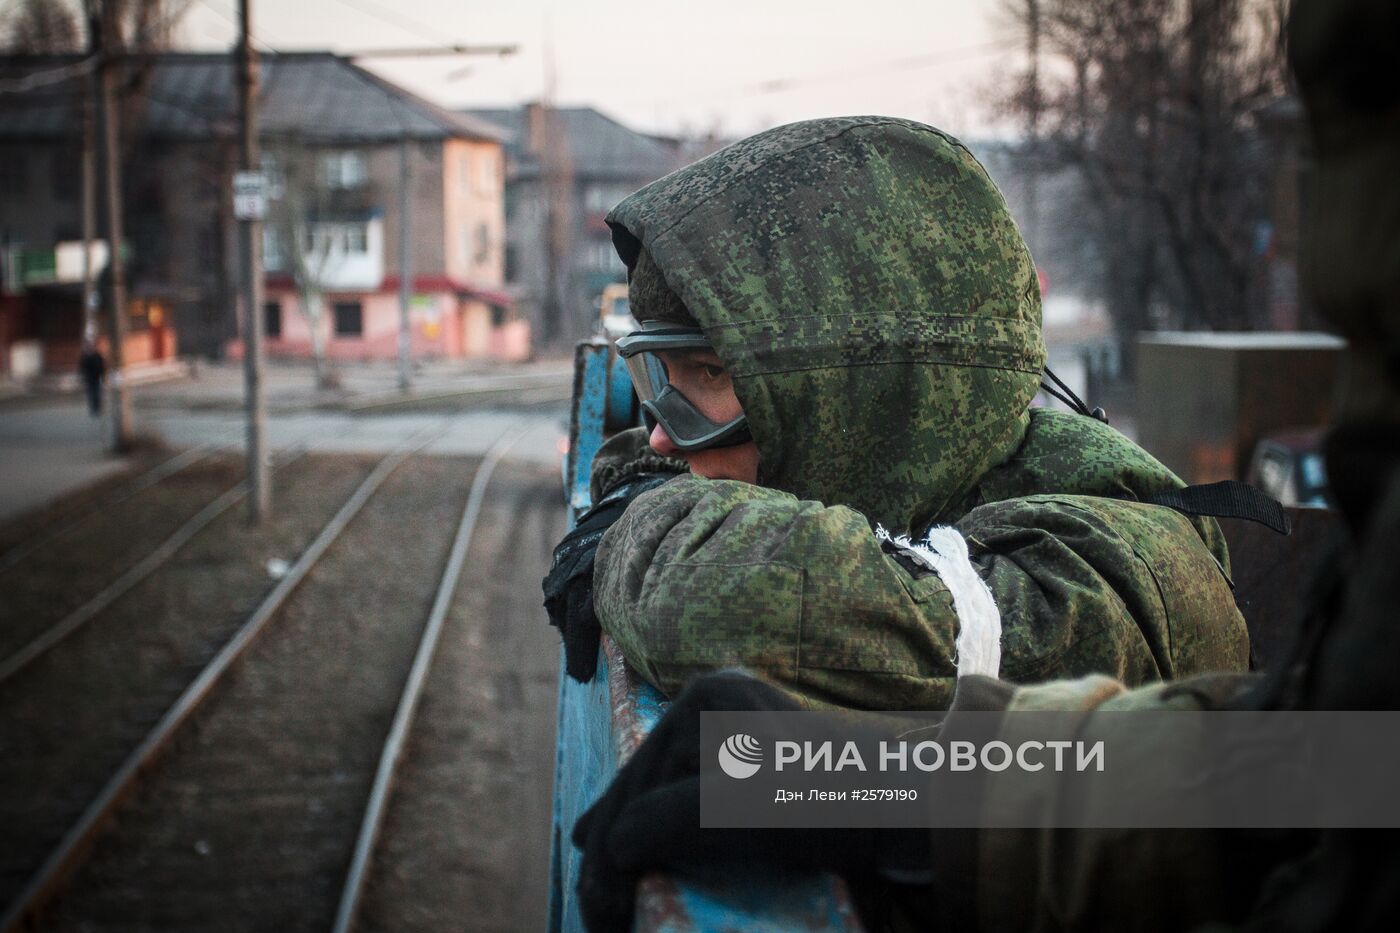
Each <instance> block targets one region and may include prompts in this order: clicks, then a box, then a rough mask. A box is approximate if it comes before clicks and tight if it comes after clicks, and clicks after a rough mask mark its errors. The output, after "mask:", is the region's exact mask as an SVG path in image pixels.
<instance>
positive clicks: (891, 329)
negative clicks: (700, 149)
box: [608, 117, 1045, 533]
mask: <svg viewBox="0 0 1400 933" xmlns="http://www.w3.org/2000/svg"><path fill="white" fill-rule="evenodd" d="M608 223H609V225H610V226H611V227H612V231H613V242H614V244H615V245H616V247H617V250H618V253H619V254H620V255H621V257H622V259H623V261H624V262H625V263H626V264H627V266H628V268H629V269H630V268H632V266H633V265H634V263H635V262H636V260H637V256H638V255H639V253H640V251H641V250H642V249H643V248H645V249H646V250H647V251H648V252H649V253H650V255H651V257H652V258H653V259H654V261H655V263H656V265H657V267H658V268H659V269H660V270H661V272H662V273H663V275H664V276H665V279H666V282H667V284H668V285H669V287H670V288H671V289H672V290H673V291H674V292H675V293H676V294H677V295H679V297H680V298H681V300H682V301H684V303H685V305H686V308H687V309H688V310H689V311H690V313H691V314H692V315H693V316H694V317H695V319H696V320H697V321H698V322H699V324H700V326H701V327H703V328H704V330H705V332H706V334H707V336H708V337H709V339H710V340H711V342H712V343H713V344H714V347H715V351H716V352H717V353H718V354H719V356H720V358H721V359H722V360H723V361H724V363H725V365H726V366H727V367H728V368H729V369H730V371H731V372H732V374H733V376H734V380H735V383H734V384H735V391H736V393H737V394H738V396H739V401H740V402H741V403H742V404H743V406H744V411H745V413H746V414H747V415H748V419H749V423H750V426H751V428H752V431H753V436H754V440H755V441H756V442H757V444H758V449H759V456H760V466H759V482H760V484H762V485H764V486H770V487H773V488H776V489H781V490H784V491H787V492H791V493H793V494H794V495H797V496H798V497H800V498H803V499H814V500H817V501H819V502H822V503H825V504H827V505H837V504H842V505H848V506H851V507H852V508H855V509H857V510H858V511H860V512H861V513H863V514H864V515H865V516H866V517H867V518H868V519H869V520H870V521H871V523H872V524H873V523H877V522H878V523H881V524H883V525H885V526H886V527H887V528H889V529H891V530H892V531H895V530H897V531H901V532H909V533H917V532H919V531H921V530H922V529H923V528H924V527H925V526H927V525H928V524H929V523H931V522H934V521H948V520H951V519H952V518H955V517H957V515H958V514H959V513H960V512H961V511H962V505H963V502H964V500H965V498H966V497H967V494H968V493H969V491H970V490H972V488H973V487H974V486H975V485H976V483H977V481H978V479H979V478H980V477H981V476H982V474H983V473H985V472H986V471H987V470H988V469H989V468H990V467H992V466H995V465H996V464H998V463H1000V462H1002V461H1003V460H1005V459H1006V458H1007V457H1008V456H1009V455H1010V454H1011V453H1012V452H1013V451H1014V450H1015V449H1016V447H1017V445H1018V444H1019V442H1020V440H1021V438H1022V436H1023V434H1024V433H1025V429H1026V423H1027V405H1028V404H1029V402H1030V400H1031V398H1032V397H1033V396H1034V394H1035V392H1036V387H1037V385H1038V383H1039V373H1040V371H1041V368H1042V366H1043V365H1044V363H1045V350H1044V346H1043V344H1042V342H1041V336H1040V293H1039V289H1038V286H1037V282H1036V276H1035V270H1034V266H1033V265H1032V263H1031V258H1030V254H1029V253H1028V252H1027V250H1026V247H1025V243H1024V242H1023V241H1022V239H1021V235H1020V233H1019V231H1018V230H1017V229H1016V225H1015V224H1014V222H1013V221H1012V219H1011V216H1010V214H1009V213H1008V212H1007V209H1006V204H1005V201H1004V200H1003V199H1002V196H1001V194H1000V192H998V191H997V189H996V187H995V185H993V184H992V182H991V180H990V179H989V178H988V177H987V174H986V172H985V171H984V170H983V168H982V166H981V165H980V164H979V163H978V162H977V160H976V159H975V158H973V156H972V154H971V153H970V152H968V150H967V149H966V148H965V147H963V145H962V144H961V143H959V142H958V141H957V140H955V139H953V138H952V137H950V136H948V135H946V134H944V133H942V132H940V131H938V130H935V129H933V128H931V127H928V126H924V125H921V124H918V123H913V122H910V121H906V120H896V119H890V118H885V117H846V118H839V119H828V120H815V121H811V122H806V123H795V124H791V125H788V126H783V127H779V128H777V129H774V130H770V131H768V132H765V133H761V134H759V135H757V136H753V137H750V138H749V139H746V140H743V141H742V142H739V143H736V144H735V145H733V146H730V147H728V148H727V149H724V150H722V151H720V152H717V153H715V154H714V155H711V156H709V157H708V158H705V159H702V160H701V161H699V162H697V163H695V164H693V165H691V166H689V167H687V168H684V169H682V170H680V171H678V172H675V173H673V174H671V175H668V176H666V177H665V178H662V179H660V180H659V181H657V182H654V183H652V184H651V185H648V186H647V187H645V188H643V189H641V190H640V191H638V192H636V193H635V194H633V195H631V196H630V197H628V198H627V199H626V200H624V201H623V202H622V203H621V204H619V205H618V206H617V207H616V208H615V209H614V210H613V211H612V213H610V214H609V215H608ZM641 310H642V312H643V313H644V309H641Z"/></svg>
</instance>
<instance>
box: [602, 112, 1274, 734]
mask: <svg viewBox="0 0 1400 933" xmlns="http://www.w3.org/2000/svg"><path fill="white" fill-rule="evenodd" d="M608 222H609V224H610V225H611V226H612V228H613V238H614V243H615V244H616V246H617V248H618V251H619V254H620V255H621V256H622V258H623V260H624V262H626V263H627V264H628V266H629V268H630V267H631V266H632V265H633V264H634V263H635V261H636V258H637V256H638V254H639V253H640V251H641V249H643V248H645V249H646V250H647V251H648V252H649V253H650V255H651V257H652V259H653V260H654V261H655V263H656V265H657V266H658V268H659V269H660V270H661V271H662V273H663V274H664V276H665V278H666V282H667V284H668V286H669V287H670V288H671V289H672V290H673V291H674V292H675V293H676V294H677V295H678V296H679V297H680V299H681V300H682V301H683V302H684V303H685V306H686V308H687V310H688V311H689V312H690V313H691V314H692V315H693V316H694V317H695V318H696V320H697V321H698V322H699V323H700V325H701V326H702V327H703V328H704V330H705V333H706V335H707V336H708V337H709V339H710V340H711V341H712V343H713V344H714V347H715V351H716V352H717V353H718V354H719V356H720V358H721V359H722V360H723V361H724V363H725V364H726V366H727V367H728V368H729V370H730V372H731V373H732V375H733V377H734V386H735V391H736V393H737V395H738V397H739V400H740V402H741V403H742V405H743V407H744V411H745V413H746V415H747V416H748V420H749V424H750V427H751V430H752V433H753V437H754V440H755V442H756V443H757V445H758V449H759V455H760V465H759V485H749V484H746V483H740V482H735V481H714V480H706V479H702V478H700V477H696V476H683V477H680V478H677V479H675V480H673V481H672V482H670V483H667V484H666V485H665V486H663V487H661V488H659V489H657V490H654V491H652V492H650V493H648V494H646V495H644V496H642V497H640V498H638V499H637V501H636V502H635V503H634V504H633V505H632V506H631V507H630V508H629V509H628V510H627V512H626V513H625V514H624V515H623V517H622V518H621V519H619V521H618V522H617V524H616V525H614V526H613V528H612V529H610V531H609V532H608V534H607V535H606V536H605V537H604V539H603V541H602V543H601V545H600V547H599V551H598V559H597V565H596V568H597V569H596V571H595V577H594V583H595V603H596V607H597V610H598V615H599V619H600V621H601V623H602V625H603V628H604V630H605V631H607V632H608V633H609V634H610V635H611V636H612V637H613V638H614V639H615V640H616V641H617V643H618V644H619V645H620V646H621V648H622V650H623V653H624V654H625V656H626V657H627V659H628V661H629V662H630V663H631V664H632V665H634V666H635V667H636V668H637V669H638V670H639V671H640V672H641V673H642V675H643V676H644V677H646V678H647V679H648V680H650V681H651V682H653V683H654V684H655V685H656V686H658V687H659V688H660V689H661V690H662V691H663V692H666V693H674V692H675V691H677V690H679V689H680V687H681V686H682V684H684V682H685V681H686V680H687V679H688V678H689V677H691V676H692V675H694V674H696V673H698V672H701V671H706V670H713V669H715V668H720V667H726V666H732V665H741V666H744V667H747V668H750V669H751V670H754V671H756V672H758V673H760V674H762V675H764V676H766V677H768V678H770V679H772V680H773V681H775V682H777V683H779V684H781V685H784V686H786V687H787V688H789V689H790V690H792V691H793V692H794V693H795V694H797V695H799V696H800V697H803V698H805V699H806V700H808V701H810V702H812V703H814V704H836V705H840V706H847V707H859V708H883V709H900V708H904V709H910V708H941V707H944V706H946V705H947V703H948V702H949V700H950V697H951V692H952V681H953V678H954V675H955V673H956V667H957V665H956V661H955V658H954V654H955V647H954V644H955V639H956V636H957V632H958V628H959V619H958V615H957V612H956V611H955V609H954V606H953V602H952V598H951V596H950V593H949V591H948V589H947V587H946V586H945V585H944V583H943V581H942V580H941V579H940V578H939V577H938V576H937V575H936V574H933V573H930V572H928V571H926V570H924V569H922V568H920V567H918V566H917V565H915V564H913V563H912V562H911V561H909V560H907V559H906V558H905V557H903V556H901V555H898V554H894V553H891V552H890V551H889V550H887V548H885V547H882V545H881V542H880V541H879V540H877V538H876V536H875V533H874V529H875V527H876V526H877V525H878V526H883V527H884V528H885V529H888V530H889V531H890V532H892V533H895V534H908V535H911V536H913V537H915V538H918V537H919V536H920V535H922V534H923V533H924V532H925V531H926V530H927V529H928V528H929V527H930V526H932V525H935V524H938V525H952V526H954V527H955V528H956V529H957V530H958V531H960V532H961V533H962V535H963V536H964V537H965V539H966V542H967V545H968V548H969V551H970V555H971V560H972V563H973V565H974V566H975V567H976V569H977V571H978V572H979V574H980V575H981V577H982V578H983V579H984V581H985V582H986V584H987V586H988V587H989V589H990V591H991V594H992V597H993V598H994V600H995V603H996V606H997V609H998V610H999V612H1000V616H1001V625H1002V640H1001V645H1002V648H1001V666H1000V671H999V673H1000V674H1001V676H1002V677H1004V678H1007V679H1009V680H1012V681H1032V680H1040V679H1045V678H1049V677H1057V676H1063V675H1077V674H1085V673H1089V672H1103V673H1108V674H1112V675H1115V676H1117V677H1120V678H1122V679H1124V680H1126V681H1128V682H1130V683H1140V682H1144V681H1150V680H1155V679H1157V678H1163V677H1174V676H1178V675H1181V674H1185V673H1191V672H1196V671H1203V670H1216V669H1243V668H1244V667H1245V666H1246V663H1247V658H1248V646H1247V637H1246V633H1245V627H1244V622H1243V620H1242V619H1241V617H1240V615H1239V613H1238V612H1237V610H1236V609H1235V606H1234V602H1233V600H1232V597H1231V594H1230V587H1229V583H1228V579H1227V574H1228V558H1227V555H1226V552H1225V547H1224V544H1223V542H1222V540H1221V537H1220V534H1219V531H1218V529H1217V527H1216V525H1215V523H1214V522H1213V521H1211V520H1209V519H1203V520H1201V519H1198V520H1188V519H1187V518H1185V517H1183V516H1182V515H1180V514H1178V513H1176V512H1173V511H1171V510H1169V509H1166V508H1163V507H1159V506H1151V505H1144V504H1140V503H1138V502H1136V501H1134V500H1136V499H1137V498H1139V497H1141V496H1144V495H1147V494H1150V493H1152V492H1156V491H1160V490H1162V489H1165V488H1169V487H1173V486H1177V485H1180V481H1179V480H1178V479H1176V477H1174V476H1173V475H1172V474H1171V473H1170V472H1169V471H1168V470H1166V469H1165V468H1164V467H1163V466H1162V465H1161V464H1159V463H1158V462H1157V461H1155V460H1154V459H1153V458H1152V457H1150V456H1149V455H1148V454H1146V453H1145V452H1144V451H1142V450H1141V449H1140V448H1138V447H1136V446H1135V445H1133V444H1132V443H1131V442H1129V441H1128V440H1126V439H1125V438H1123V437H1122V436H1121V435H1120V434H1118V433H1117V432H1116V431H1114V430H1112V429H1111V428H1108V427H1107V426H1105V425H1102V424H1100V423H1098V422H1097V421H1094V420H1093V419H1090V418H1087V417H1083V416H1078V415H1068V414H1060V413H1053V412H1049V411H1043V410H1034V411H1032V410H1030V409H1029V408H1028V405H1029V402H1030V400H1031V399H1032V397H1033V396H1034V395H1035V392H1036V389H1037V386H1038V384H1039V376H1040V372H1041V369H1042V367H1043V365H1044V362H1045V352H1044V346H1043V344H1042V342H1041V337H1040V300H1039V290H1038V287H1037V281H1036V276H1035V271H1034V266H1033V265H1032V262H1031V259H1030V256H1029V254H1028V252H1027V251H1026V248H1025V245H1024V243H1023V241H1022V239H1021V236H1020V234H1019V232H1018V231H1017V229H1016V227H1015V224H1014V223H1013V222H1012V220H1011V218H1010V215H1009V214H1008V212H1007V210H1006V205H1005V203H1004V201H1003V200H1002V197H1001V195H1000V193H999V192H998V191H997V189H996V187H995V186H994V185H993V184H992V182H991V181H990V179H988V177H987V175H986V173H985V172H984V170H983V169H982V167H981V165H979V164H978V162H977V161H976V159H974V158H973V156H972V155H971V153H969V152H968V150H967V149H966V148H964V147H963V146H962V145H961V144H960V143H958V142H957V141H956V140H954V139H952V138H951V137H949V136H947V135H945V134H943V133H941V132H939V131H937V130H934V129H932V128H930V127H926V126H922V125H920V124H917V123H912V122H908V121H903V120H895V119H889V118H882V117H855V118H841V119H831V120H820V121H813V122H808V123H799V124H793V125H790V126H785V127H780V128H778V129H775V130H771V131H769V132H766V133H763V134H760V135H758V136H755V137H752V138H750V139H747V140H744V141H742V142H740V143H737V144H736V145H734V146H731V147H729V148H728V149H725V150H723V151H721V152H719V153H716V154H715V155H712V156H710V157H708V158H706V159H704V160H701V161H700V162H697V163H695V164H694V165H692V166H690V167H688V168H686V169H683V170H681V171H679V172H676V173H674V174H672V175H669V176H667V177H666V178H663V179H661V180H659V181H657V182H655V183H653V184H651V185H649V186H647V187H646V188H643V189H642V190H641V191H638V192H637V193H635V194H633V195H632V196H631V197H629V198H627V199H626V200H624V201H623V202H622V203H621V204H619V205H618V206H617V208H616V209H615V210H614V211H613V212H612V213H611V214H610V215H609V218H608ZM635 310H636V312H637V314H638V316H639V317H640V318H645V317H646V309H645V308H637V309H635Z"/></svg>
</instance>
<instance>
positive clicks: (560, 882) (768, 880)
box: [549, 339, 860, 933]
mask: <svg viewBox="0 0 1400 933" xmlns="http://www.w3.org/2000/svg"><path fill="white" fill-rule="evenodd" d="M618 363H619V361H618V360H616V359H615V358H613V356H612V353H611V350H610V348H609V346H608V344H607V342H606V341H604V340H601V339H595V340H592V341H588V342H585V343H581V344H579V346H578V348H577V350H576V352H575V356H574V400H573V413H572V419H571V423H570V429H569V454H568V458H567V459H566V461H565V483H566V490H567V495H568V502H569V508H570V513H569V524H570V525H571V526H572V524H573V522H574V520H575V519H576V518H577V517H578V515H579V514H581V513H582V512H583V511H585V510H586V509H587V508H588V506H589V504H590V497H589V489H588V480H589V474H590V468H591V466H592V463H593V457H594V455H596V454H597V452H598V448H599V447H600V446H602V443H603V440H604V437H605V436H606V434H607V432H608V430H609V429H616V428H618V427H621V426H623V425H624V424H626V423H635V418H636V410H637V409H636V405H635V403H634V402H633V395H632V386H631V382H630V380H629V379H628V377H627V370H626V368H625V367H623V366H620V365H618ZM629 419H630V420H629ZM665 710H666V700H665V698H664V697H663V696H662V695H661V694H660V693H658V692H657V691H656V690H655V689H654V688H653V687H651V686H650V685H649V684H647V683H645V682H644V681H642V680H640V679H638V678H637V677H636V676H635V675H634V674H633V672H632V670H631V669H630V668H629V667H628V666H627V664H626V662H625V661H624V660H623V658H622V655H621V653H620V652H619V651H618V650H617V647H616V646H615V645H614V644H613V643H612V642H611V640H610V639H608V638H606V637H604V639H603V644H602V646H601V650H600V653H599V659H598V671H597V674H596V675H595V676H594V678H593V681H592V682H591V683H587V684H580V683H577V682H575V681H573V680H571V679H570V678H568V677H566V676H564V662H563V655H562V652H561V655H560V662H559V704H558V711H557V724H558V732H557V742H558V744H557V746H556V751H555V772H554V818H553V852H552V854H551V879H550V880H551V885H550V903H549V929H550V931H551V933H582V931H583V921H582V918H581V917H580V915H579V911H578V903H577V900H576V898H575V894H574V889H575V887H576V885H577V880H578V869H579V861H580V853H579V851H578V850H577V849H576V848H574V845H573V842H572V841H571V839H570V838H569V837H570V833H571V832H572V830H573V826H574V823H575V822H576V821H577V820H578V818H579V816H581V815H582V814H583V813H584V811H585V810H587V809H588V808H589V807H590V806H591V805H592V804H593V802H594V801H595V800H597V799H598V796H599V795H600V794H602V792H603V791H604V790H605V789H606V788H607V786H608V783H609V782H610V781H611V780H612V777H613V775H614V774H615V773H616V771H617V767H618V762H619V761H625V760H626V758H627V756H628V755H630V754H631V753H632V751H633V750H634V749H635V748H636V747H637V746H638V745H639V744H641V742H642V740H643V739H644V738H645V737H646V734H647V733H648V732H650V731H651V729H652V727H653V726H654V725H655V724H656V722H657V720H658V719H660V718H661V715H662V714H663V713H664V712H665ZM636 928H637V929H638V930H642V931H648V933H650V931H656V933H663V931H664V933H695V931H716V933H717V931H727V930H753V931H759V933H768V931H774V933H776V931H780V930H782V931H786V930H794V929H802V930H814V931H855V930H859V929H860V924H859V922H858V921H857V919H856V916H855V911H854V910H853V909H852V907H851V902H850V897H849V896H848V894H847V892H846V889H845V886H844V885H843V884H842V882H841V881H840V879H838V878H834V877H831V876H826V875H813V874H786V873H779V872H770V873H763V874H759V875H755V874H753V873H751V872H750V873H746V874H734V875H732V876H721V877H718V878H716V879H711V880H710V881H709V882H708V883H706V884H704V885H701V884H699V883H695V882H692V881H690V880H687V881H685V882H684V883H682V882H678V881H676V880H674V879H670V878H665V877H659V876H657V877H650V878H647V879H645V880H644V881H643V883H642V886H641V888H640V890H639V892H638V900H637V924H636Z"/></svg>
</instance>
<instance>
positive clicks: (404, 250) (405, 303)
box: [399, 128, 413, 392]
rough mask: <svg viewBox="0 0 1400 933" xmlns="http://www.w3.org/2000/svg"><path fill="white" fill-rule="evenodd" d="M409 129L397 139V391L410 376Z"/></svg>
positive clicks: (411, 288) (410, 206) (400, 389)
mask: <svg viewBox="0 0 1400 933" xmlns="http://www.w3.org/2000/svg"><path fill="white" fill-rule="evenodd" d="M408 159H409V149H408V130H407V128H405V129H404V135H403V137H402V138H401V139H400V140H399V391H401V392H407V391H408V387H409V385H410V382H411V379H410V374H409V353H410V351H411V349H412V347H411V343H410V341H411V340H412V332H411V330H410V328H409V320H408V316H409V303H410V302H411V301H412V300H413V263H412V261H411V257H410V256H409V241H410V236H411V227H412V215H411V209H412V204H413V198H412V196H411V194H410V192H409V182H410V177H411V176H410V172H409V166H408Z"/></svg>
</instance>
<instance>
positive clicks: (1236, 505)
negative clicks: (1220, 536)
mask: <svg viewBox="0 0 1400 933" xmlns="http://www.w3.org/2000/svg"><path fill="white" fill-rule="evenodd" d="M1141 501H1143V502H1147V503H1150V504H1152V505H1165V506H1166V507H1167V508H1169V509H1176V510H1177V511H1178V512H1185V513H1186V514H1187V515H1209V516H1210V517H1212V518H1242V519H1244V520H1245V521H1249V522H1258V523H1259V524H1261V525H1267V526H1268V527H1269V528H1272V529H1273V530H1274V531H1276V532H1278V533H1279V534H1281V535H1286V534H1288V533H1289V532H1291V531H1292V530H1293V527H1292V525H1291V524H1290V523H1289V521H1288V513H1287V512H1285V511H1284V510H1283V506H1282V505H1279V503H1278V502H1276V501H1275V500H1273V499H1270V498H1269V497H1268V496H1266V495H1264V494H1263V493H1262V492H1260V491H1259V490H1257V489H1255V488H1254V487H1253V486H1250V485H1249V484H1248V483H1241V482H1239V481H1238V480H1233V479H1227V480H1224V481H1222V482H1219V483H1204V484H1202V485H1200V486H1184V487H1182V488H1181V489H1168V490H1165V491H1163V492H1158V493H1153V494H1152V495H1150V496H1144V497H1143V499H1142V500H1141Z"/></svg>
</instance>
